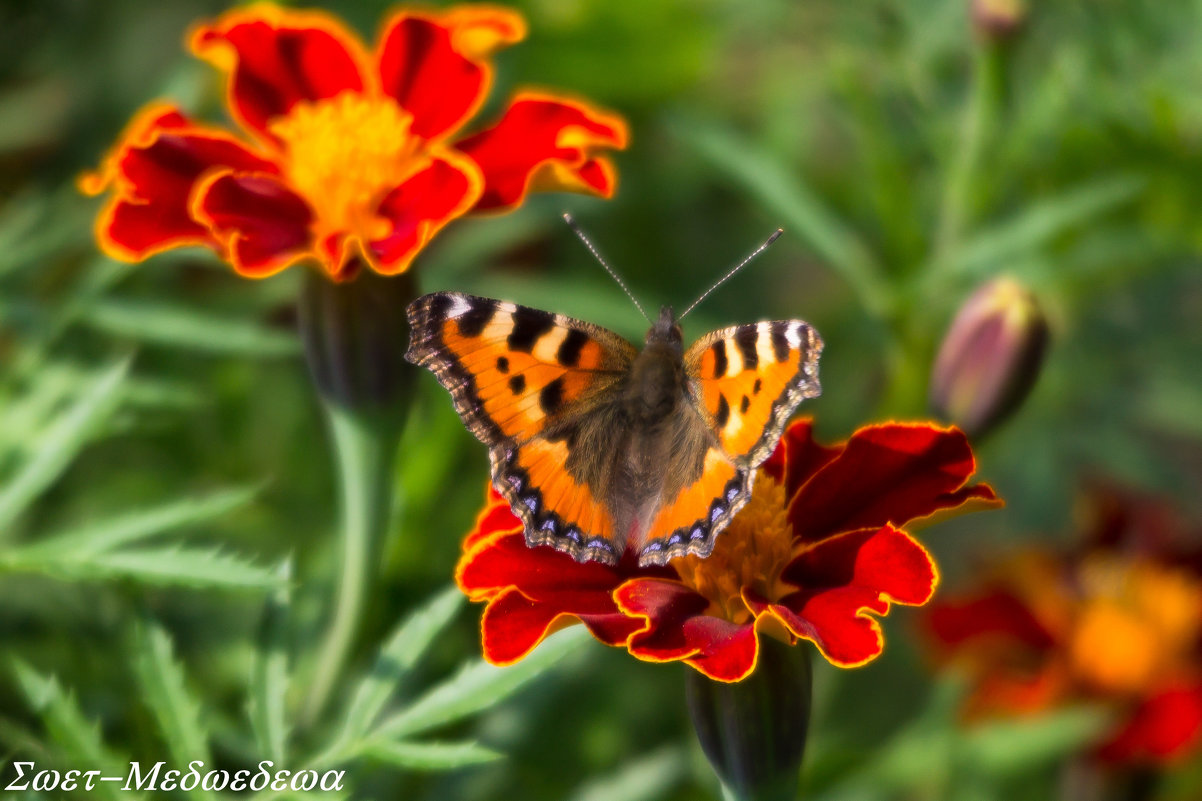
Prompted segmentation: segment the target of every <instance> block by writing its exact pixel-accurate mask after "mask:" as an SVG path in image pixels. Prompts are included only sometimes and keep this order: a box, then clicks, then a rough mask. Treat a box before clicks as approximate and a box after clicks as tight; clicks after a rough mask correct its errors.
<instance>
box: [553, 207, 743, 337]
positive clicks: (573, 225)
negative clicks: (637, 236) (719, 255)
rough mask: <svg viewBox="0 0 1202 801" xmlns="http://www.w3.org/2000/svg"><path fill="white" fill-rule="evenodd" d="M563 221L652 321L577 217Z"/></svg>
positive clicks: (644, 316) (566, 215) (640, 312)
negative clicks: (577, 222) (599, 251)
mask: <svg viewBox="0 0 1202 801" xmlns="http://www.w3.org/2000/svg"><path fill="white" fill-rule="evenodd" d="M563 221H564V222H566V223H567V224H568V227H569V228H571V229H572V232H573V233H575V234H576V236H578V237H580V241H581V242H583V243H584V246H585V247H586V248H588V250H589V253H592V254H593V258H594V259H596V260H597V261H598V262H600V264H601V266H602V267H604V268H605V272H607V273H609V276H610V277H611V278H613V279H614V280H615V281H617V282H618V286H620V287H622V291H623V292H625V293H626V297H628V298H630V302H631V303H633V304H634V307H635V308H636V309H638V310H639V314H641V315H643V319H644V320H646V321H647V322H651V318H650V317H648V316H647V312H645V311H643V305H642V304H641V303H639V301H638V298H636V297H635V296H634V293H632V292H631V291H630V288H629V287H628V286H626V282H625V281H623V280H622V278H621V276H619V275H618V274H617V273H616V272H614V268H613V267H610V266H609V265H608V264H606V262H605V259H603V258H601V254H600V253H598V252H597V248H596V247H595V246H594V245H593V243H592V242H591V241H590V240H589V238H588V237H587V236H586V235H585V233H584V231H582V230H580V226H579V225H577V224H576V220H575V218H574V217H572V215H571V214H568V213H567V212H566V211H565V212H564V214H563ZM761 250H763V248H761Z"/></svg>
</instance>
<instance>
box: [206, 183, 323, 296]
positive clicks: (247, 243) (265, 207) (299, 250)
mask: <svg viewBox="0 0 1202 801" xmlns="http://www.w3.org/2000/svg"><path fill="white" fill-rule="evenodd" d="M192 215H193V216H194V217H195V218H196V219H197V220H200V221H201V222H203V223H205V224H206V225H207V226H208V227H209V231H210V232H211V234H212V236H213V238H214V239H216V240H217V241H218V242H219V243H220V246H221V247H222V249H223V251H224V257H225V258H226V259H227V260H228V261H229V263H230V265H231V266H233V268H234V269H235V270H236V271H237V272H238V273H239V274H240V275H244V276H246V277H248V278H264V277H266V276H269V275H274V274H275V273H277V272H279V271H280V270H283V269H284V268H285V267H287V266H289V265H291V264H294V263H295V262H297V261H299V260H301V259H303V258H306V257H309V256H312V255H313V250H312V247H313V244H312V234H311V233H310V231H309V225H310V224H311V223H312V221H313V213H312V211H311V210H310V209H309V206H308V204H306V203H305V201H304V199H303V198H301V197H300V196H299V195H297V194H296V193H294V192H293V191H292V190H291V189H289V188H288V187H287V186H285V185H284V184H283V183H281V182H280V180H279V179H278V178H276V177H275V176H272V175H265V174H262V173H235V172H232V171H225V172H220V173H215V174H213V175H211V176H209V177H208V178H207V179H205V180H204V181H202V182H201V183H200V184H199V185H198V186H197V188H196V194H195V197H194V200H193V203H192Z"/></svg>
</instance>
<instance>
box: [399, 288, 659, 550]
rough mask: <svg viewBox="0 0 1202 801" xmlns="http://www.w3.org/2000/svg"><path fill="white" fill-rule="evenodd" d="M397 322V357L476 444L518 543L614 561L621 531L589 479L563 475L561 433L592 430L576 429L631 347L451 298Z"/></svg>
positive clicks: (558, 322) (598, 332)
mask: <svg viewBox="0 0 1202 801" xmlns="http://www.w3.org/2000/svg"><path fill="white" fill-rule="evenodd" d="M408 315H409V328H410V331H411V334H410V344H409V350H408V352H407V353H406V354H405V357H406V358H407V359H408V360H409V361H411V362H413V363H415V364H419V365H422V366H424V367H427V368H429V369H430V370H431V371H432V372H433V373H434V375H435V376H436V377H437V378H438V380H439V382H440V383H442V385H443V386H444V387H446V388H447V390H448V391H449V392H450V393H451V397H452V399H453V400H454V403H455V410H456V411H457V412H458V413H459V416H460V417H461V418H462V419H463V422H464V424H465V425H466V426H467V428H468V430H469V431H471V432H472V433H473V434H474V435H475V436H476V437H477V438H478V439H479V440H480V441H481V442H483V443H484V444H485V445H487V446H488V449H489V457H490V460H491V463H492V478H493V484H494V486H496V488H497V490H498V491H499V492H500V493H501V494H502V495H504V496H505V497H506V499H507V500H508V501H509V503H510V505H511V507H512V508H513V511H514V513H515V514H517V515H518V516H519V517H520V518H521V519H522V522H523V523H524V524H525V529H526V541H527V542H528V543H529V544H530V545H543V544H546V545H552V546H553V547H555V548H557V549H559V550H561V551H564V552H566V553H569V554H571V555H572V556H573V558H575V559H577V560H579V561H585V560H589V559H596V560H600V561H605V562H611V563H612V562H616V561H617V559H618V557H619V555H620V550H621V545H622V539H623V536H624V532H617V531H616V530H615V527H614V524H613V521H612V520H611V519H610V516H609V513H608V511H607V510H606V508H605V505H604V504H603V503H601V502H600V497H599V496H600V494H601V490H600V488H599V487H598V486H597V481H596V477H595V476H594V475H593V474H592V473H594V472H595V471H581V470H570V469H568V466H569V465H571V464H576V463H578V462H580V460H579V459H578V458H574V457H573V449H574V448H575V447H578V443H577V442H576V440H575V438H574V436H573V435H574V434H575V433H576V432H580V431H582V430H590V431H591V430H596V425H595V423H594V424H593V425H586V422H590V418H591V417H592V416H593V415H594V414H596V413H597V412H598V410H599V409H604V408H605V407H606V406H607V405H608V401H609V398H610V396H611V395H612V391H613V389H614V388H615V386H616V385H617V384H618V383H619V382H620V381H621V380H622V378H623V377H624V376H625V375H626V374H627V372H628V371H629V369H630V364H631V362H632V361H633V360H634V357H635V356H636V355H637V351H636V350H635V348H634V346H632V345H631V344H630V343H629V342H627V341H626V340H624V339H622V338H621V337H620V336H618V335H617V334H614V333H612V332H610V331H606V330H605V329H603V328H601V327H599V326H596V325H593V324H591V323H586V322H583V321H581V320H574V319H572V318H569V317H565V316H563V315H559V314H552V313H550V312H545V311H540V310H538V309H531V308H528V307H525V306H518V305H516V304H513V303H506V302H503V301H498V300H491V299H488V298H480V297H475V296H472V295H464V294H461V293H458V292H437V293H434V294H432V295H426V296H424V297H421V298H418V299H417V300H415V301H414V302H413V303H412V304H410V306H409V309H408ZM588 463H589V464H593V463H595V462H594V461H590V462H588Z"/></svg>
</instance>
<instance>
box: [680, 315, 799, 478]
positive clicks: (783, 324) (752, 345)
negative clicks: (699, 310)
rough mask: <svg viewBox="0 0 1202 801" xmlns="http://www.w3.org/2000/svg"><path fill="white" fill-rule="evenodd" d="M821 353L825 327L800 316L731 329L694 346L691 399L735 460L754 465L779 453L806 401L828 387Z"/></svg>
mask: <svg viewBox="0 0 1202 801" xmlns="http://www.w3.org/2000/svg"><path fill="white" fill-rule="evenodd" d="M821 353H822V340H821V339H820V338H819V337H818V332H817V331H815V330H814V329H813V328H812V327H810V326H809V325H808V324H806V323H803V322H801V321H800V320H777V321H773V322H763V323H753V324H750V325H737V326H733V327H731V328H723V329H721V330H720V331H714V332H713V333H711V334H708V335H706V336H704V337H702V338H701V339H699V340H698V341H697V342H696V343H694V344H693V346H692V347H690V348H689V350H688V352H686V353H685V356H684V363H685V372H686V374H687V375H688V376H689V379H690V383H691V385H692V386H691V389H692V392H691V399H692V401H693V403H694V404H695V405H696V406H697V408H698V411H700V412H701V413H702V415H703V416H704V417H705V419H706V420H707V422H708V423H709V425H710V426H711V428H712V429H713V431H714V433H715V434H716V436H717V441H718V444H719V446H720V447H721V448H722V451H723V452H724V453H725V454H726V455H727V456H728V457H729V458H730V459H731V461H733V462H734V463H735V464H738V465H740V466H747V467H753V468H754V467H758V466H759V464H760V463H761V462H763V461H764V460H765V459H767V458H768V457H769V456H770V455H771V454H772V450H773V449H774V448H775V447H776V442H777V440H779V439H780V435H781V432H782V431H783V430H784V427H785V424H786V423H787V422H788V421H789V417H790V416H791V415H792V414H793V412H794V411H795V410H796V409H797V406H798V404H800V403H801V402H802V401H803V400H805V399H806V398H813V397H817V396H818V394H819V393H820V392H821V387H820V386H819V384H818V356H819V355H820V354H821Z"/></svg>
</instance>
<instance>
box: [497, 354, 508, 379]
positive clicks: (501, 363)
mask: <svg viewBox="0 0 1202 801" xmlns="http://www.w3.org/2000/svg"><path fill="white" fill-rule="evenodd" d="M497 372H499V373H500V374H501V375H504V374H505V373H508V372H509V359H506V358H505V357H504V356H498V357H497Z"/></svg>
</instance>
